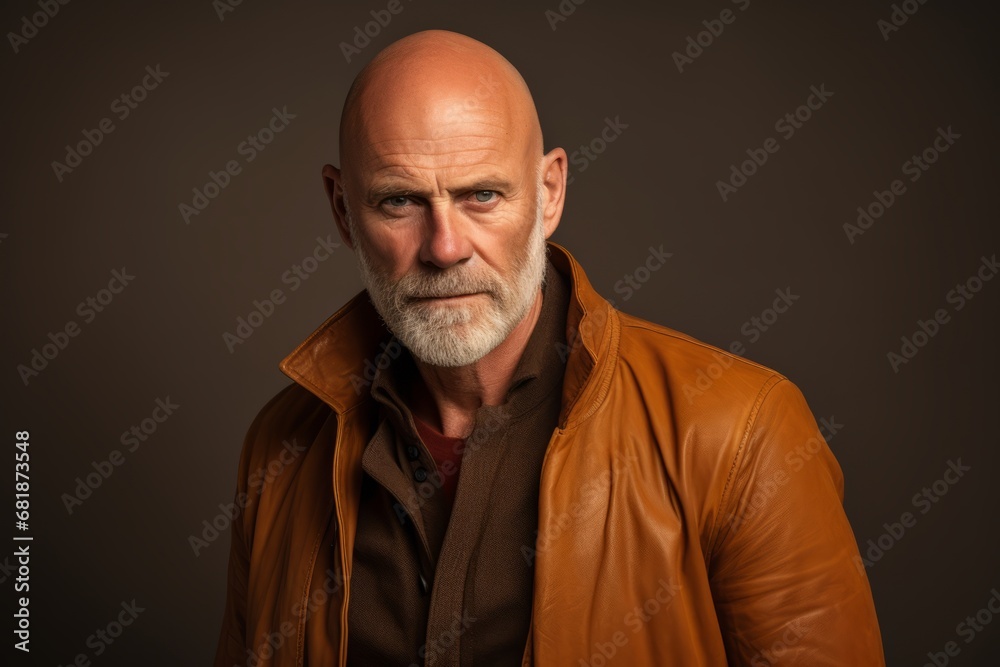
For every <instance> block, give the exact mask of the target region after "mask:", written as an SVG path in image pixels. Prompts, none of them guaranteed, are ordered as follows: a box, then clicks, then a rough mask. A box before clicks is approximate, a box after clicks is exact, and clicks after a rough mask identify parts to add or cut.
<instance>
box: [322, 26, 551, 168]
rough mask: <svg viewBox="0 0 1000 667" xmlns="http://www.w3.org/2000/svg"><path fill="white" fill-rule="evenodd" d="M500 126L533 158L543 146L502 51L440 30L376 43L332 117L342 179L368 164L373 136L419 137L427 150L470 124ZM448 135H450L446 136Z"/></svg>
mask: <svg viewBox="0 0 1000 667" xmlns="http://www.w3.org/2000/svg"><path fill="white" fill-rule="evenodd" d="M477 126H479V127H480V128H483V129H486V128H488V129H489V131H491V132H496V131H500V132H502V133H503V134H504V141H505V142H508V145H509V146H510V148H511V149H512V150H515V151H517V152H519V153H521V154H522V157H528V158H531V159H533V161H534V160H537V158H540V157H541V155H542V150H543V143H542V130H541V125H540V123H539V121H538V113H537V111H536V109H535V103H534V100H533V99H532V97H531V92H530V91H529V90H528V86H527V84H526V83H525V81H524V79H523V78H522V77H521V75H520V73H518V71H517V70H516V69H515V68H514V66H513V65H511V64H510V62H508V61H507V59H506V58H504V57H503V56H502V55H500V54H499V53H497V52H496V51H494V50H493V49H492V48H490V47H489V46H487V45H485V44H483V43H482V42H479V41H476V40H474V39H472V38H471V37H467V36H465V35H461V34H459V33H455V32H449V31H445V30H426V31H423V32H418V33H415V34H413V35H409V36H407V37H404V38H403V39H400V40H398V41H396V42H394V43H392V44H390V45H389V46H388V47H386V48H385V49H383V50H382V51H381V52H380V53H379V54H378V55H376V56H375V58H374V59H373V60H372V61H371V62H370V63H368V65H366V66H365V68H364V69H363V70H362V71H361V72H360V73H359V74H358V76H357V78H356V79H355V80H354V84H353V85H352V86H351V89H350V91H349V92H348V94H347V99H346V101H345V103H344V110H343V113H342V115H341V123H340V159H341V165H342V166H343V168H344V171H345V174H344V176H345V180H351V179H352V178H354V177H355V176H356V174H354V173H353V172H355V171H356V169H365V168H366V167H367V166H369V165H370V164H371V160H372V155H371V153H372V149H373V147H374V149H375V150H376V151H377V146H375V145H377V144H379V143H381V142H388V141H394V140H399V139H408V140H417V141H424V142H426V144H425V145H426V147H427V149H428V150H429V151H433V150H436V149H437V147H435V146H433V145H432V142H438V147H440V146H447V145H448V141H449V139H452V138H454V136H458V135H461V134H462V133H463V132H465V133H466V134H467V133H468V132H476V131H477V130H476V127H477ZM453 135H454V136H453Z"/></svg>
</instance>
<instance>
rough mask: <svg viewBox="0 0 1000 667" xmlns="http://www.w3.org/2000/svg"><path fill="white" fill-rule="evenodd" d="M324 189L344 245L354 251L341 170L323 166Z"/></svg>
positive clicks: (329, 165) (331, 166)
mask: <svg viewBox="0 0 1000 667" xmlns="http://www.w3.org/2000/svg"><path fill="white" fill-rule="evenodd" d="M323 188H324V189H325V190H326V196H327V198H328V199H329V200H330V209H331V210H332V212H333V221H334V222H335V223H337V231H338V232H340V238H341V240H342V241H343V242H344V244H345V245H346V246H347V247H348V248H351V249H353V248H354V243H353V241H352V239H351V228H350V226H349V225H348V224H347V209H346V208H344V179H343V176H341V173H340V170H339V169H337V168H336V167H334V166H333V165H332V164H325V165H323Z"/></svg>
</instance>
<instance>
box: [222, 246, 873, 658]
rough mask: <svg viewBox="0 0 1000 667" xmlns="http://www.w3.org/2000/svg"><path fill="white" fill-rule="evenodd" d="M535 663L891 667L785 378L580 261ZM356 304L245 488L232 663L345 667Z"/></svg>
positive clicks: (543, 522)
mask: <svg viewBox="0 0 1000 667" xmlns="http://www.w3.org/2000/svg"><path fill="white" fill-rule="evenodd" d="M549 248H550V251H551V253H550V257H551V259H552V261H553V263H554V264H555V266H556V267H557V268H558V269H559V271H560V272H562V273H563V274H564V275H566V276H567V277H568V278H569V280H570V283H571V286H572V296H571V302H570V310H569V313H568V320H567V340H568V341H569V344H568V345H567V346H566V348H565V349H564V350H563V352H564V354H566V355H568V361H567V369H566V376H565V381H564V384H563V404H562V411H561V414H560V419H559V427H558V428H557V429H556V430H555V432H554V433H553V434H552V438H551V440H550V441H549V444H548V449H547V453H546V455H545V460H544V464H543V469H542V475H541V481H540V498H539V517H538V526H539V532H538V539H537V542H536V544H534V545H525V547H524V549H523V552H524V554H525V557H526V558H531V559H534V563H535V586H534V596H533V607H532V608H533V612H532V619H531V632H530V634H529V637H528V641H527V644H526V646H525V655H524V661H523V664H524V665H544V666H548V665H558V666H562V665H573V666H574V667H577V666H580V665H585V666H593V667H599V666H601V665H605V664H609V663H610V662H611V661H612V660H614V663H615V664H621V665H632V666H634V667H644V666H650V667H653V666H668V665H670V666H673V665H676V666H677V667H696V666H699V665H713V666H721V665H727V664H728V665H747V666H750V667H762V666H764V665H781V666H785V665H808V666H809V667H821V666H825V665H830V666H833V665H836V666H838V667H843V666H845V665H850V666H851V667H868V666H876V665H878V666H881V665H884V664H885V662H884V658H883V652H882V642H881V637H880V634H879V628H878V620H877V619H876V615H875V607H874V603H873V600H872V594H871V589H870V587H869V584H868V579H867V577H866V575H865V570H864V567H863V565H862V563H861V558H860V555H859V553H858V548H857V544H856V542H855V539H854V535H853V533H852V531H851V527H850V525H849V523H848V520H847V517H846V515H845V514H844V510H843V505H842V503H843V476H842V473H841V470H840V467H839V465H838V464H837V461H836V459H835V458H834V456H833V454H832V453H831V451H830V449H829V447H828V446H827V445H826V443H825V441H824V438H823V434H822V432H821V431H820V429H819V428H818V426H817V423H816V421H815V420H814V418H813V416H812V413H811V412H810V410H809V407H808V406H807V404H806V401H805V399H804V398H803V396H802V394H801V392H800V391H799V390H798V388H797V387H796V386H795V385H794V384H792V382H790V381H789V380H787V379H786V378H785V377H783V376H782V375H780V374H778V373H776V372H774V371H772V370H770V369H768V368H765V367H763V366H760V365H758V364H755V363H753V362H750V361H747V360H745V359H742V358H740V357H738V356H734V355H731V354H729V353H727V352H723V351H721V350H719V349H718V348H714V347H712V346H709V345H706V344H704V343H701V342H698V341H696V340H694V339H692V338H690V337H688V336H685V335H683V334H680V333H677V332H676V331H673V330H671V329H668V328H666V327H663V326H660V325H657V324H653V323H650V322H647V321H644V320H641V319H639V318H637V317H633V316H630V315H627V314H625V313H622V312H619V311H617V310H615V309H614V308H612V307H611V305H610V304H609V303H608V302H607V301H606V300H605V299H603V298H602V297H601V296H600V295H599V294H598V293H597V292H596V291H594V289H593V288H592V287H591V285H590V283H589V282H588V280H587V277H586V276H585V275H584V272H583V269H582V268H581V266H580V265H579V264H578V263H577V262H576V260H575V259H574V258H573V257H572V256H571V255H570V254H569V252H568V251H567V250H566V249H565V248H562V247H561V246H559V245H557V244H555V243H551V242H550V243H549ZM387 335H388V334H387V332H386V331H385V329H384V327H383V326H382V325H381V323H380V321H379V318H378V316H377V314H376V312H375V311H374V309H373V307H372V306H371V305H370V303H369V302H368V300H367V297H366V294H365V293H364V292H361V293H360V294H358V295H357V296H355V297H354V298H353V299H352V300H351V301H350V302H349V303H347V304H346V305H345V306H344V307H343V308H341V309H340V310H339V311H338V312H337V313H335V314H334V315H333V316H331V317H330V318H329V319H328V320H327V321H326V322H325V323H324V324H323V325H322V326H321V327H320V328H319V329H317V330H316V331H315V332H314V333H313V334H312V335H311V336H309V338H308V339H306V341H305V342H303V343H302V344H301V345H300V346H299V347H298V348H297V349H296V350H295V351H294V352H292V354H290V355H289V356H288V357H287V358H286V359H285V360H284V361H282V363H281V369H282V370H283V371H284V372H285V373H286V374H287V375H288V376H289V377H291V378H292V379H293V380H294V381H295V383H293V384H291V385H289V386H288V387H286V388H285V389H284V390H282V391H281V392H280V393H279V394H278V395H277V396H275V397H274V398H273V399H272V400H271V401H270V402H269V403H268V404H267V406H265V407H264V409H262V410H261V412H260V414H259V415H258V416H257V418H256V419H255V420H254V423H253V425H252V426H251V427H250V430H249V432H248V434H247V438H246V442H245V444H244V448H243V453H242V455H241V458H240V465H239V474H238V478H237V495H236V500H237V503H238V506H240V507H242V508H243V511H242V513H241V515H240V516H239V517H238V518H237V519H236V520H235V521H234V523H233V534H232V545H231V554H230V565H229V582H228V594H227V598H226V607H225V616H224V619H223V626H222V633H221V638H220V642H219V648H218V653H217V656H216V661H215V664H216V667H231V666H233V665H244V664H249V665H251V666H258V665H259V666H264V665H267V666H275V667H279V666H280V667H292V666H294V665H302V664H304V663H305V664H311V665H313V667H317V666H318V665H324V666H325V665H343V664H344V659H345V656H346V653H347V601H348V596H349V595H350V592H351V587H350V580H351V555H352V552H353V545H354V536H355V530H356V519H357V509H358V502H359V496H358V492H359V487H360V482H361V463H360V461H361V453H362V450H363V448H364V446H365V444H366V443H367V442H368V440H369V438H370V436H371V433H372V431H371V429H372V428H373V426H374V424H373V417H374V414H375V413H374V406H373V401H372V399H371V396H370V394H369V393H368V390H367V388H368V384H369V380H370V379H371V377H372V373H373V372H374V369H375V368H376V367H377V366H378V365H379V364H384V363H388V362H389V361H390V355H389V354H387V353H386V351H385V350H384V349H383V348H380V346H379V344H380V342H384V341H385V340H386V338H387Z"/></svg>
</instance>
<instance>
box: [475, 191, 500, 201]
mask: <svg viewBox="0 0 1000 667" xmlns="http://www.w3.org/2000/svg"><path fill="white" fill-rule="evenodd" d="M496 195H497V193H496V192H494V191H493V190H479V191H477V192H476V193H475V194H474V195H473V196H475V198H476V201H477V202H479V203H480V204H489V203H490V202H491V201H493V199H494V198H495V197H496Z"/></svg>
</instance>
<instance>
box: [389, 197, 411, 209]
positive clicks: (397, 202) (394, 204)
mask: <svg viewBox="0 0 1000 667" xmlns="http://www.w3.org/2000/svg"><path fill="white" fill-rule="evenodd" d="M409 201H410V198H409V197H406V196H404V195H397V196H395V197H388V198H386V200H385V202H384V203H385V204H386V205H388V206H389V207H390V208H400V207H402V206H406V205H407V203H409Z"/></svg>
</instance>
